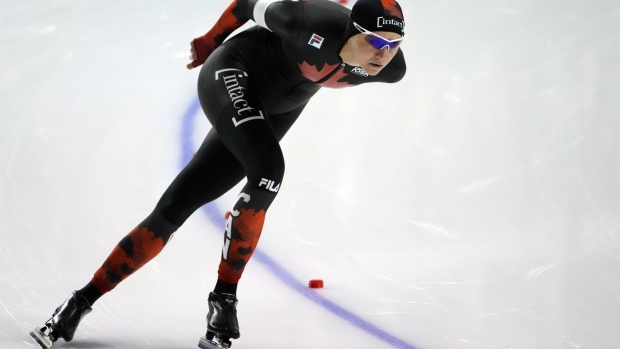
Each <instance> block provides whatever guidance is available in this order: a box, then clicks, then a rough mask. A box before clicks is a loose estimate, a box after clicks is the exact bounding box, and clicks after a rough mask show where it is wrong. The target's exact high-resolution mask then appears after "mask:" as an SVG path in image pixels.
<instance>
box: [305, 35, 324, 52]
mask: <svg viewBox="0 0 620 349" xmlns="http://www.w3.org/2000/svg"><path fill="white" fill-rule="evenodd" d="M323 40H324V39H323V37H322V36H319V35H316V34H314V33H313V34H312V37H310V41H308V45H310V46H314V47H316V48H318V49H320V48H321V45H322V44H323Z"/></svg>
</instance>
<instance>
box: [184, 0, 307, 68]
mask: <svg viewBox="0 0 620 349" xmlns="http://www.w3.org/2000/svg"><path fill="white" fill-rule="evenodd" d="M302 4H303V3H302V2H298V1H283V0H235V1H233V2H232V3H231V4H230V5H229V6H228V8H226V10H225V11H224V13H222V15H221V16H220V18H219V19H218V21H217V23H216V24H215V25H214V26H213V28H211V30H209V31H208V32H207V33H206V34H205V35H203V36H200V37H197V38H195V39H194V40H193V41H192V42H191V56H190V59H192V62H191V63H188V64H187V69H192V68H196V67H198V66H200V65H201V64H203V63H204V62H205V61H206V60H207V57H209V55H210V54H211V52H213V51H214V50H215V49H216V48H217V47H218V46H220V45H221V44H222V42H224V40H225V39H226V38H227V37H228V36H229V35H230V34H231V33H232V32H233V31H235V30H236V29H238V28H239V27H241V26H242V25H243V24H245V23H246V22H247V21H248V20H253V21H254V22H256V23H257V24H258V25H260V26H262V27H264V28H267V29H269V30H271V31H273V32H275V33H276V34H277V35H278V36H280V37H282V38H283V39H285V40H288V41H295V40H296V39H297V36H298V35H299V32H300V26H301V23H302V15H303V9H302V8H301V6H302Z"/></svg>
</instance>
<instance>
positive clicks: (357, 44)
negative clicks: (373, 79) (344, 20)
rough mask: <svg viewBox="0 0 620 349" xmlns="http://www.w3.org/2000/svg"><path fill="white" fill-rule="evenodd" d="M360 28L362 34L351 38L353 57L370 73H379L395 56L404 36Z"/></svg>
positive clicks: (358, 64)
mask: <svg viewBox="0 0 620 349" xmlns="http://www.w3.org/2000/svg"><path fill="white" fill-rule="evenodd" d="M356 27H358V26H356ZM358 30H359V31H360V34H356V35H353V36H352V37H351V38H350V39H349V43H350V46H351V58H352V60H353V61H354V62H355V63H356V64H355V65H357V66H359V67H361V68H362V69H364V71H365V72H366V73H368V74H369V75H377V74H379V72H380V71H381V70H382V69H383V68H384V67H385V66H386V65H387V64H388V63H390V61H391V60H392V58H394V56H395V55H396V53H397V52H398V47H399V46H400V44H401V43H402V40H403V39H404V38H403V37H402V36H400V35H399V34H396V33H393V32H385V31H377V32H369V31H367V30H365V29H364V28H361V27H359V28H358Z"/></svg>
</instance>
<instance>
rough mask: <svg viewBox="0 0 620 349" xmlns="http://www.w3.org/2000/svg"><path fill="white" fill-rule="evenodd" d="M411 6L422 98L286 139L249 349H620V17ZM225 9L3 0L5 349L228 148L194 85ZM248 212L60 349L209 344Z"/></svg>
mask: <svg viewBox="0 0 620 349" xmlns="http://www.w3.org/2000/svg"><path fill="white" fill-rule="evenodd" d="M401 4H402V5H403V7H404V9H405V16H406V19H407V39H406V42H405V44H404V45H403V50H404V52H405V55H406V60H407V65H408V72H407V76H406V77H405V79H404V80H403V81H402V82H401V83H399V84H395V85H379V84H374V85H373V84H369V85H365V86H361V87H358V88H352V89H346V90H327V89H325V90H322V91H321V92H319V94H318V95H317V96H316V97H315V98H314V99H313V101H312V102H311V103H310V104H309V106H308V107H307V109H306V111H305V112H304V115H303V116H302V117H301V119H300V120H299V121H298V123H297V124H296V125H295V126H294V127H293V129H292V130H291V131H290V133H289V134H288V135H287V136H286V138H285V139H284V141H283V143H282V146H283V149H284V152H285V157H286V161H287V173H286V176H285V180H284V183H283V186H282V189H281V191H280V193H279V195H278V198H277V199H276V201H275V203H274V204H273V206H272V207H271V209H270V211H269V215H268V218H267V223H266V226H265V230H264V232H263V237H262V240H261V243H260V245H259V251H260V252H259V253H260V254H259V256H257V257H256V258H254V259H253V260H252V261H251V262H250V264H249V265H248V267H247V269H246V271H245V274H244V277H243V279H242V281H241V284H240V286H239V299H240V302H239V319H240V323H241V332H242V337H241V338H240V339H239V340H236V341H234V342H233V348H236V349H243V348H296V349H302V348H347V349H348V348H391V347H396V348H416V349H470V348H472V349H477V348H481V349H488V348H515V349H517V348H518V349H538V348H540V349H556V348H558V349H560V348H561V349H573V348H581V349H613V348H617V347H618V343H620V334H619V332H618V328H620V195H619V194H618V193H619V192H620V137H619V135H620V118H619V117H620V115H619V110H620V74H619V73H620V2H618V1H612V0H569V1H559V0H545V1H539V0H523V1H473V2H472V1H459V0H447V1H411V0H403V1H401ZM227 5H228V1H187V0H186V1H120V0H105V1H77V0H55V1H41V0H31V1H18V0H4V1H3V2H2V5H1V9H0V198H1V201H0V237H1V238H0V348H2V349H14V348H19V349H21V348H36V346H35V343H34V342H33V341H32V340H31V338H30V337H29V336H28V332H29V331H30V330H32V329H33V328H34V327H35V326H40V325H42V324H43V322H44V321H45V320H47V319H48V318H49V316H50V315H51V313H52V312H53V310H54V309H55V308H56V306H58V305H59V304H60V303H62V301H63V300H64V299H65V298H66V297H67V296H68V295H69V293H70V292H71V291H72V290H74V289H77V288H80V287H82V286H83V285H84V284H85V283H86V282H87V281H88V280H89V279H90V277H91V276H92V274H93V273H94V271H95V270H96V269H97V268H98V267H99V266H100V265H101V263H102V262H103V260H104V259H105V257H107V255H108V253H109V252H110V251H111V250H112V248H113V247H114V246H115V244H116V243H117V242H118V241H119V240H120V239H121V238H122V237H123V236H124V235H125V234H126V233H127V232H128V231H129V230H131V228H133V227H134V226H135V225H136V224H137V223H139V222H140V221H141V220H142V219H143V218H144V217H145V216H146V215H147V214H148V213H149V212H150V211H151V209H152V208H153V206H154V204H155V203H156V201H157V199H158V198H159V196H160V195H161V194H162V192H163V190H164V189H165V188H166V187H167V185H168V184H169V182H170V181H171V180H172V179H173V178H174V176H175V175H176V173H177V172H178V171H179V170H180V168H181V166H182V165H181V164H182V161H183V156H187V154H186V153H184V149H185V152H187V148H183V144H190V148H191V147H192V146H195V145H197V144H198V142H199V141H200V140H201V139H202V137H203V136H204V135H205V134H206V132H207V131H208V129H209V125H208V123H207V122H206V120H205V118H204V116H203V115H202V114H201V112H200V111H198V112H195V113H194V112H193V111H192V110H191V107H192V106H193V105H194V104H193V103H195V100H196V78H197V74H198V71H197V70H194V71H188V70H186V69H185V64H186V63H187V61H188V60H187V56H188V49H189V41H190V40H191V39H192V38H194V37H196V36H199V35H201V34H203V33H204V32H206V31H207V30H208V29H209V28H210V27H211V26H212V25H213V24H214V23H215V20H216V19H217V17H218V16H219V14H220V13H221V12H222V11H223V9H224V8H225V7H226V6H227ZM184 117H185V118H184ZM188 125H190V126H192V129H191V132H190V134H189V135H187V134H186V135H185V136H183V130H184V126H186V127H187V126H188ZM184 141H185V142H186V143H183V142H184ZM237 192H238V188H236V189H234V190H233V191H231V192H230V193H229V194H227V195H226V196H224V197H222V198H221V199H220V200H218V201H217V202H216V203H215V204H214V205H212V206H210V207H209V208H208V210H209V211H206V210H201V211H198V212H196V214H195V215H194V216H192V217H191V218H190V220H189V221H188V222H187V223H186V224H185V225H184V226H183V227H182V228H181V229H180V230H179V231H178V232H177V234H176V235H175V237H174V239H173V240H172V242H171V243H170V244H169V245H168V246H167V247H166V249H165V250H164V251H163V252H162V254H160V255H159V256H158V257H157V258H156V259H155V260H154V261H153V262H151V263H150V264H148V265H147V266H145V267H144V268H143V269H142V270H140V271H139V272H138V273H136V274H135V275H133V276H132V277H130V278H129V279H127V280H126V281H124V282H123V283H122V284H121V285H120V286H118V288H117V289H115V290H114V291H113V292H111V293H110V294H107V295H105V296H104V297H103V298H101V300H100V301H99V302H97V303H96V304H95V306H94V311H93V312H92V314H90V315H88V316H87V317H86V318H85V319H84V321H83V323H82V325H81V327H80V329H79V330H78V333H77V334H76V337H75V339H74V341H72V342H70V343H61V342H59V343H58V348H59V349H60V348H151V349H155V348H157V349H167V348H195V347H196V345H197V342H198V338H199V337H200V336H201V335H202V334H203V332H204V330H205V326H206V324H205V320H204V317H205V315H206V309H207V305H206V297H207V294H208V292H209V291H210V290H211V289H212V287H213V286H214V283H215V279H216V272H217V266H218V263H219V258H220V249H221V243H222V225H223V224H224V219H223V215H224V212H225V211H226V210H228V209H230V207H231V205H232V203H233V201H234V198H235V197H236V195H237ZM207 212H211V213H212V215H213V216H212V217H210V216H209V215H208V214H207ZM273 265H276V266H280V267H282V268H284V269H285V270H286V273H288V274H283V273H282V272H274V271H273V268H272V267H273ZM286 275H289V276H290V277H291V278H292V279H287V277H286ZM315 278H320V279H323V280H324V282H325V288H323V289H320V290H314V291H312V290H309V289H307V288H306V285H307V282H308V281H309V280H310V279H315ZM295 285H296V286H295Z"/></svg>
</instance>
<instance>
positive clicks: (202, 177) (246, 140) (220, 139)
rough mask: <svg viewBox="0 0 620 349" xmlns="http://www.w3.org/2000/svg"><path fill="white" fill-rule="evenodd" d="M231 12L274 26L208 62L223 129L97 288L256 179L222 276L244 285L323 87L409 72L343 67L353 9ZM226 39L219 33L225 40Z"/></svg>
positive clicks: (311, 0)
mask: <svg viewBox="0 0 620 349" xmlns="http://www.w3.org/2000/svg"><path fill="white" fill-rule="evenodd" d="M267 5H268V6H267ZM231 6H234V10H233V12H232V13H233V14H232V15H230V16H231V17H232V16H234V17H235V18H232V21H233V22H235V21H236V23H244V22H245V21H247V20H249V19H252V20H255V21H256V22H257V23H259V24H261V25H263V26H264V25H266V26H267V27H268V29H266V28H263V27H261V26H255V27H253V28H250V29H248V30H246V31H243V32H241V33H239V34H238V35H236V36H234V37H232V38H230V40H228V41H225V42H223V43H222V44H221V45H220V46H219V47H218V48H217V49H216V50H214V51H213V53H212V54H211V55H210V56H209V57H208V59H207V60H206V62H205V63H204V65H203V67H202V69H201V71H200V76H199V78H198V95H199V99H200V103H201V105H202V108H203V110H204V112H205V114H206V116H207V118H208V119H209V121H210V122H211V124H212V125H213V128H212V129H211V131H210V132H209V133H208V135H207V137H206V138H205V140H204V142H203V143H202V145H201V146H200V148H199V149H198V151H197V153H196V155H195V156H194V158H193V159H192V160H191V161H190V162H189V164H188V165H187V166H186V167H185V168H184V169H183V170H182V171H181V172H180V173H179V175H178V176H177V177H176V178H175V180H174V181H173V182H172V184H171V185H170V186H169V187H168V189H167V190H166V192H165V193H164V194H163V196H162V197H161V199H160V201H159V202H158V203H157V206H156V208H155V210H154V211H153V213H151V215H150V216H149V217H147V218H146V219H145V220H144V221H143V222H142V223H141V224H140V225H139V226H138V228H137V229H135V230H134V231H132V232H131V233H130V234H129V235H128V236H127V237H126V238H125V239H123V240H122V241H121V243H119V245H118V246H117V249H116V250H115V251H113V253H112V254H111V256H110V257H109V258H108V260H106V262H104V265H103V266H102V267H101V268H100V270H99V271H98V272H97V273H96V274H95V277H94V278H93V282H94V284H95V285H96V286H97V289H98V290H99V291H101V292H102V293H103V292H107V291H109V290H111V289H112V288H114V287H115V286H116V284H117V283H118V282H120V281H121V280H122V279H124V278H125V277H127V276H129V275H130V274H131V273H133V272H134V271H135V270H136V269H137V268H139V267H140V266H141V265H143V264H144V263H146V262H148V260H150V259H151V258H153V257H154V256H155V255H156V254H158V253H159V251H160V250H161V249H162V248H163V246H164V245H165V244H166V242H167V241H168V239H169V238H170V236H171V234H172V233H173V232H174V231H175V230H176V229H177V228H178V227H179V226H180V225H181V224H183V222H185V220H186V219H187V218H188V217H189V216H190V215H191V214H192V213H193V212H194V211H196V210H197V209H198V208H199V207H200V206H202V205H204V204H206V203H208V202H210V201H213V200H215V199H217V198H218V197H220V196H221V195H223V194H224V193H226V192H227V191H228V190H230V189H231V188H232V187H233V186H235V185H236V184H237V183H239V182H240V181H241V180H242V179H243V178H244V177H247V180H248V181H247V184H246V185H245V187H244V188H243V190H242V192H241V194H240V195H239V198H238V200H237V202H236V203H235V205H234V207H233V209H232V213H231V215H230V217H229V219H228V223H227V228H226V234H225V239H224V248H223V250H222V261H221V263H220V268H219V274H218V275H219V279H220V280H222V281H224V282H227V283H230V284H236V283H237V282H238V281H239V278H240V277H241V274H242V272H243V269H244V267H245V265H246V263H247V262H248V260H249V259H250V257H251V255H252V253H253V252H254V249H255V247H256V244H257V242H258V239H259V237H260V233H261V231H262V226H263V222H264V218H265V213H266V211H267V209H268V208H269V206H270V205H271V203H272V202H273V200H274V199H275V197H276V195H277V192H278V190H279V189H280V185H281V183H282V178H283V176H284V158H283V156H282V151H281V149H280V145H279V141H280V140H281V139H282V137H284V134H285V133H286V132H287V131H288V130H289V128H290V127H291V126H292V124H293V123H294V122H295V120H296V119H297V117H298V116H299V114H300V113H301V112H302V110H303V109H304V107H305V106H306V104H307V103H308V100H309V99H310V98H311V97H312V96H313V95H314V94H315V93H316V92H317V91H318V90H319V89H320V88H321V87H322V86H325V87H332V88H338V87H348V86H355V85H359V84H362V83H366V82H387V83H391V82H397V81H399V80H400V79H402V77H403V76H404V74H405V61H404V58H403V54H402V52H398V53H397V54H396V56H395V57H394V58H393V60H392V61H391V62H390V63H389V64H388V65H387V66H386V67H384V68H383V70H381V72H380V73H379V74H378V75H376V76H368V75H367V74H366V73H365V72H364V71H363V70H361V68H359V67H352V66H349V65H346V64H344V63H342V61H341V59H340V56H339V53H340V50H341V49H342V47H343V45H344V44H345V43H346V41H347V39H348V38H349V37H351V36H352V35H354V34H357V33H358V32H357V30H356V29H354V28H353V27H352V25H351V21H350V19H349V13H350V10H349V9H347V8H345V7H343V6H341V5H338V4H336V3H333V2H331V1H328V0H308V1H271V0H237V1H235V2H233V5H231ZM255 15H256V16H257V17H259V18H256V19H255V18H254V16H255ZM225 36H226V34H224V33H222V35H218V40H219V41H220V42H221V41H223V40H224V38H225ZM334 117H338V115H334ZM136 256H138V257H139V258H138V257H136ZM128 266H130V267H128Z"/></svg>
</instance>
